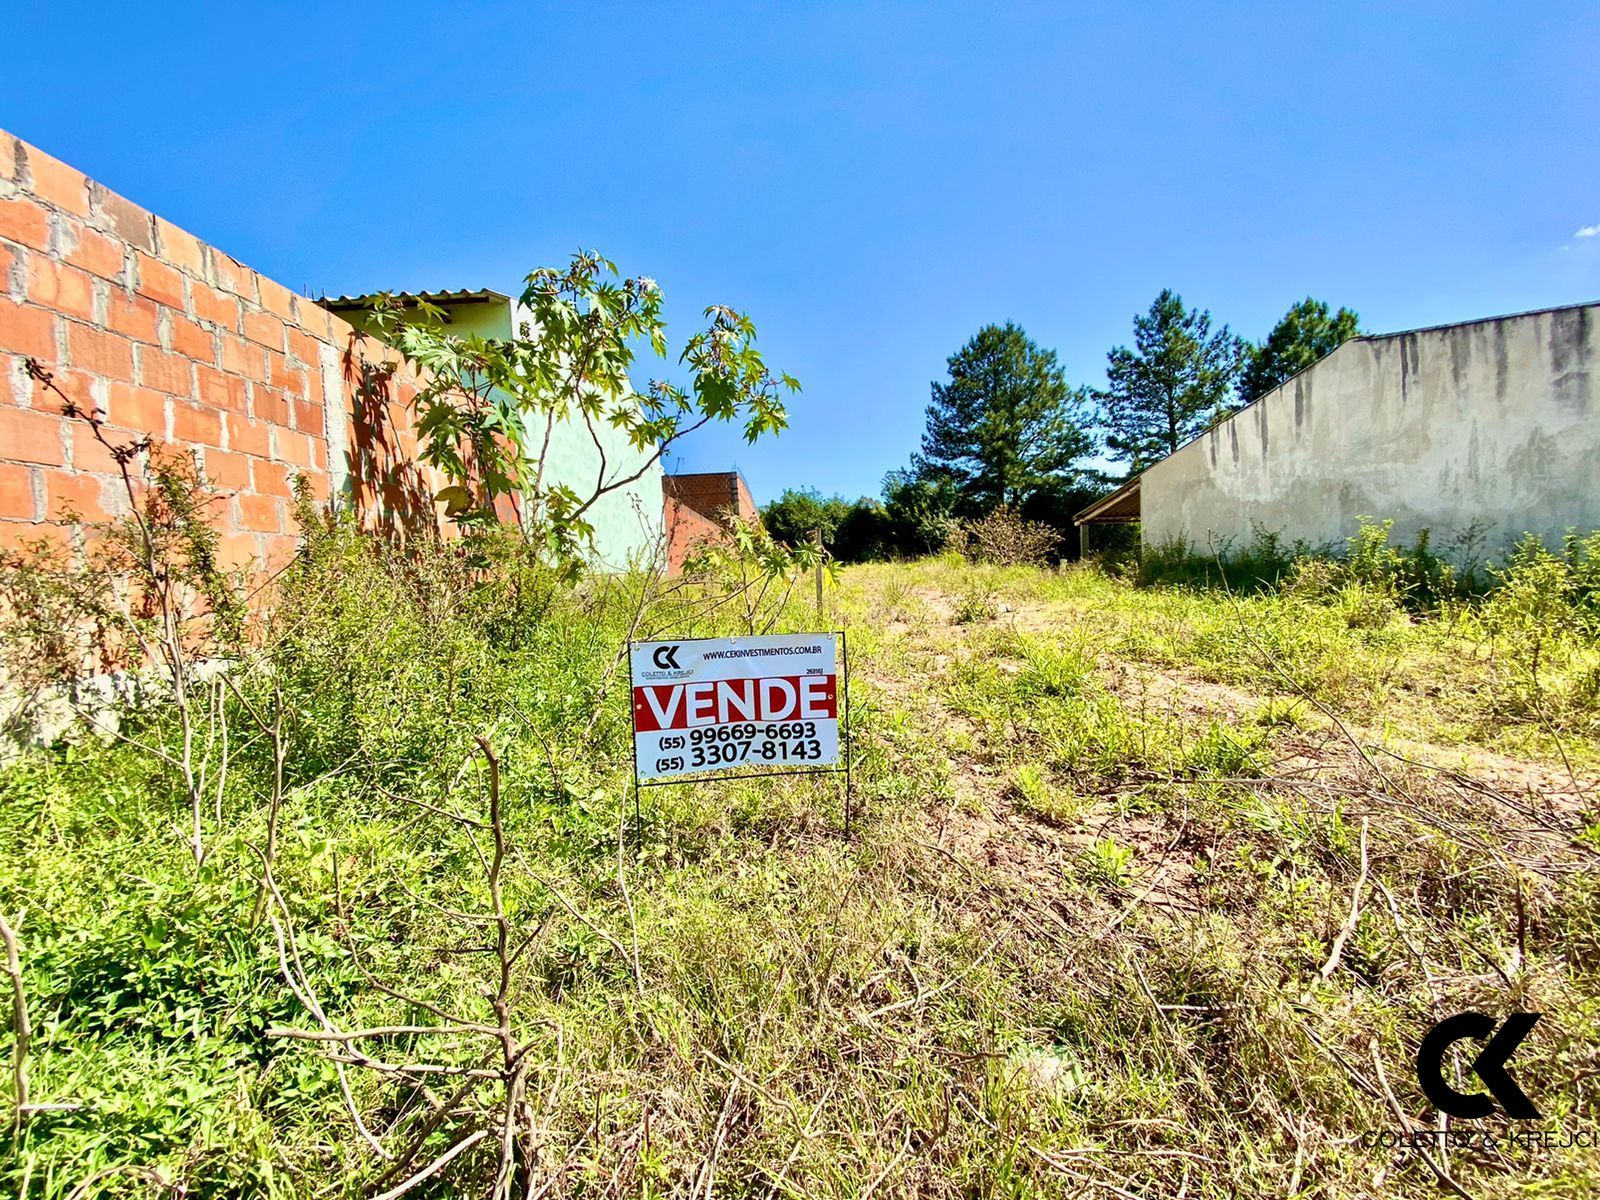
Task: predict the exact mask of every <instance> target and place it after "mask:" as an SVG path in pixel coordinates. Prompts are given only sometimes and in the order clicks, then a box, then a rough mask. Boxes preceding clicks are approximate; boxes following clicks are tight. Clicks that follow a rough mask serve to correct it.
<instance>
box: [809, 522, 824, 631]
mask: <svg viewBox="0 0 1600 1200" xmlns="http://www.w3.org/2000/svg"><path fill="white" fill-rule="evenodd" d="M811 544H812V545H813V546H815V547H816V548H817V616H818V617H821V616H822V530H820V529H813V530H812V531H811Z"/></svg>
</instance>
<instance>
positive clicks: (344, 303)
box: [317, 288, 511, 312]
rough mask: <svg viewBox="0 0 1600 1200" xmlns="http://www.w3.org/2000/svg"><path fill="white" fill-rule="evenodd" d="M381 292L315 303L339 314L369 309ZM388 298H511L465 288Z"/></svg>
mask: <svg viewBox="0 0 1600 1200" xmlns="http://www.w3.org/2000/svg"><path fill="white" fill-rule="evenodd" d="M382 294H383V293H381V292H369V293H368V294H367V295H364V296H324V297H323V298H322V299H320V300H318V301H317V303H318V304H320V305H321V306H322V307H323V308H325V309H327V310H328V311H329V312H339V311H340V310H341V309H343V310H349V309H355V308H371V307H372V302H373V301H374V300H376V299H377V298H378V297H379V296H380V295H382ZM389 295H390V296H392V297H394V299H396V300H399V301H400V302H401V303H402V304H405V303H412V304H414V303H416V302H417V301H418V300H425V301H427V303H429V304H438V305H445V304H495V303H510V301H511V297H510V296H508V295H506V294H505V293H504V292H497V291H495V290H494V289H493V288H466V289H462V290H460V291H453V292H390V293H389Z"/></svg>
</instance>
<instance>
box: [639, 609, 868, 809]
mask: <svg viewBox="0 0 1600 1200" xmlns="http://www.w3.org/2000/svg"><path fill="white" fill-rule="evenodd" d="M837 643H838V637H837V635H835V634H831V633H786V634H774V635H772V636H768V637H739V638H698V639H690V640H686V641H669V642H634V643H633V644H632V646H631V647H630V654H629V661H630V666H631V669H632V670H631V673H632V679H633V748H634V770H635V773H636V776H637V778H638V779H639V780H641V781H643V780H649V779H663V778H667V777H670V776H673V775H688V774H694V773H698V772H703V771H725V770H729V769H741V768H742V769H746V770H767V769H774V768H778V767H825V766H829V765H831V764H833V763H836V762H838V761H839V672H838V645H837Z"/></svg>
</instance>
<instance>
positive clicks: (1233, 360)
mask: <svg viewBox="0 0 1600 1200" xmlns="http://www.w3.org/2000/svg"><path fill="white" fill-rule="evenodd" d="M1243 346H1244V343H1243V342H1241V341H1240V339H1238V338H1236V337H1235V336H1234V335H1233V334H1232V333H1230V332H1228V327H1227V326H1226V325H1224V326H1222V327H1221V328H1220V329H1215V330H1213V329H1212V327H1211V314H1210V313H1209V312H1206V311H1205V310H1204V309H1198V308H1195V309H1190V308H1185V307H1184V303H1183V297H1182V296H1180V295H1178V294H1177V293H1176V292H1174V291H1173V290H1172V289H1171V288H1167V289H1165V290H1164V291H1162V293H1161V294H1160V295H1159V296H1157V297H1156V299H1155V303H1153V304H1152V305H1150V311H1149V312H1147V313H1145V314H1144V315H1143V316H1138V317H1135V318H1134V319H1133V349H1131V350H1130V349H1128V347H1126V346H1118V347H1117V348H1116V349H1115V350H1113V351H1111V353H1110V354H1109V355H1107V358H1108V359H1109V363H1108V365H1107V367H1106V378H1107V380H1108V386H1107V387H1106V390H1105V391H1103V392H1100V393H1098V394H1097V398H1098V399H1099V401H1100V407H1101V412H1102V419H1103V421H1104V424H1105V427H1106V430H1107V435H1106V446H1107V448H1108V449H1109V450H1110V451H1111V452H1112V453H1113V454H1114V455H1116V456H1118V457H1119V458H1121V459H1123V460H1124V461H1126V462H1127V464H1128V473H1129V474H1130V475H1131V474H1133V473H1134V472H1136V471H1142V470H1143V469H1144V468H1145V467H1147V466H1149V465H1150V464H1151V463H1153V462H1155V461H1156V460H1157V459H1159V458H1163V457H1165V456H1166V455H1168V454H1171V453H1172V452H1173V451H1174V450H1176V449H1177V448H1178V447H1179V446H1181V445H1183V443H1184V442H1186V441H1188V440H1189V439H1190V438H1192V437H1194V436H1195V435H1196V434H1198V433H1200V432H1202V431H1203V430H1204V429H1205V428H1206V427H1207V426H1208V425H1210V424H1211V423H1212V422H1213V421H1215V420H1216V419H1217V418H1219V417H1221V416H1222V415H1223V414H1225V413H1226V412H1227V411H1228V397H1229V393H1230V392H1231V391H1232V390H1233V384H1234V380H1235V379H1236V378H1237V377H1238V374H1239V363H1240V357H1241V354H1242V352H1243Z"/></svg>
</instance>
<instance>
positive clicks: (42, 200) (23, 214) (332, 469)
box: [0, 131, 440, 570]
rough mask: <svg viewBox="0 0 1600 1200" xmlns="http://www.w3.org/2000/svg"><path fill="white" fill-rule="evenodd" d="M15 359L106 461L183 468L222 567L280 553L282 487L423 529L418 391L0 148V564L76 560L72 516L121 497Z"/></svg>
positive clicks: (117, 504) (222, 259) (70, 174)
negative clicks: (119, 457)
mask: <svg viewBox="0 0 1600 1200" xmlns="http://www.w3.org/2000/svg"><path fill="white" fill-rule="evenodd" d="M30 359H31V360H34V361H35V362H36V363H38V364H39V365H40V366H41V367H42V368H43V369H44V370H46V371H48V372H50V374H51V375H52V377H53V382H54V384H55V386H56V387H58V388H59V389H60V390H61V391H62V392H64V393H65V394H66V396H67V397H68V398H69V399H70V400H71V402H72V403H73V404H75V405H76V406H77V407H79V408H80V409H82V410H84V411H94V412H97V413H99V414H100V416H101V418H102V419H103V421H104V422H105V426H106V428H105V433H106V436H107V438H108V439H109V440H110V441H112V442H113V443H114V444H125V443H128V442H132V441H135V440H137V439H138V438H140V437H141V436H144V435H149V436H151V437H152V438H153V439H154V440H155V441H156V442H158V443H160V444H161V445H162V446H164V447H166V448H168V449H178V450H183V451H193V452H194V453H195V454H196V456H197V457H198V459H199V461H200V464H201V467H202V469H203V471H204V474H205V477H206V478H207V480H208V481H209V483H210V484H211V485H212V486H213V487H214V488H215V489H216V492H217V496H216V503H215V504H214V505H213V511H214V512H215V513H216V521H217V523H218V525H219V528H220V532H221V534H222V553H223V555H224V557H225V559H226V561H227V562H228V564H229V565H230V566H239V567H244V568H249V569H254V570H273V569H276V568H277V567H279V566H281V565H282V564H283V562H285V561H286V560H287V558H288V557H289V556H290V555H292V554H293V552H294V549H295V546H296V537H295V527H294V522H293V518H292V512H291V497H292V480H293V478H294V476H296V475H302V476H304V477H305V478H306V479H307V481H308V482H309V484H310V486H311V489H312V491H313V493H314V494H315V495H316V496H317V497H318V498H319V499H322V500H326V499H328V498H329V496H330V495H334V496H337V497H338V498H339V500H340V502H341V503H343V504H346V505H349V506H351V507H353V508H354V509H355V511H356V512H357V513H358V514H359V515H360V517H361V519H362V521H363V522H364V523H365V524H366V525H368V526H369V527H373V528H381V529H384V530H385V531H387V532H390V533H393V534H397V535H406V534H410V533H415V532H416V531H417V530H419V529H422V528H428V529H437V527H438V521H439V517H438V514H437V509H436V506H435V505H434V503H433V501H432V498H431V497H432V495H433V493H434V492H435V491H436V490H437V488H438V486H439V483H440V481H439V480H438V479H437V477H435V476H434V475H433V474H432V473H431V472H430V471H428V470H425V469H423V468H421V467H419V466H418V464H417V461H416V439H415V436H414V434H413V432H412V424H411V412H410V400H411V398H412V397H413V396H414V394H415V389H416V381H415V380H414V379H412V378H410V377H409V376H408V375H407V374H406V373H405V372H404V371H402V370H399V369H397V367H396V364H395V363H394V362H393V360H392V356H390V355H389V354H388V353H387V352H386V351H385V350H384V349H383V348H382V347H381V346H377V345H376V344H375V343H373V342H372V341H370V340H362V339H358V338H357V337H356V335H355V334H354V331H353V330H352V329H351V328H350V326H349V325H347V324H346V323H345V322H343V321H341V320H339V319H338V318H337V317H334V316H332V315H331V314H329V313H327V312H326V311H324V310H323V309H321V308H320V307H318V306H317V305H316V304H315V303H314V302H313V301H311V300H310V299H308V298H307V297H305V296H299V295H296V294H295V293H294V292H292V291H290V290H289V289H288V288H286V287H284V286H283V285H281V284H279V283H276V282H274V281H273V280H271V279H268V278H266V277H265V276H263V275H260V274H258V273H257V272H255V271H252V270H251V269H250V268H249V267H246V266H244V265H243V264H241V263H240V262H238V261H237V260H236V259H234V258H232V257H230V256H229V255H227V254H225V253H223V252H222V251H220V250H218V249H216V248H214V247H211V246H208V245H206V244H204V243H202V242H201V241H199V240H198V239H197V238H195V237H194V236H192V235H191V234H189V233H186V232H185V231H184V230H182V229H179V228H178V227H177V226H175V225H173V224H171V223H170V222H168V221H166V220H163V219H162V218H161V217H158V216H155V215H153V214H152V213H149V212H147V211H145V210H144V209H142V208H140V207H138V206H137V205H135V204H133V203H131V202H130V201H128V200H125V199H124V198H123V197H121V196H119V195H117V194H116V193H114V192H111V191H108V190H107V189H106V188H104V187H102V186H100V185H99V184H98V183H96V182H94V181H93V180H91V179H89V178H87V177H85V176H84V175H83V174H81V173H80V172H78V171H76V170H74V169H73V168H72V167H69V166H67V165H66V164H64V163H62V162H60V161H58V160H57V159H54V158H51V157H50V156H49V155H47V154H45V153H43V152H42V151H40V150H38V149H36V148H34V147H33V146H30V145H28V144H26V143H24V142H22V141H21V140H20V139H18V138H15V137H13V136H12V135H10V134H7V133H5V132H4V131H0V548H7V549H9V548H14V547H16V546H17V545H19V544H21V543H25V542H29V541H33V540H37V539H45V540H51V541H57V542H62V543H67V544H70V545H81V543H82V540H83V538H84V536H85V533H84V530H83V528H82V527H81V525H79V524H77V523H75V522H74V520H73V518H74V517H78V518H81V519H82V521H83V522H88V523H92V522H96V521H103V520H106V519H109V518H113V517H116V516H118V515H121V514H122V513H124V512H126V510H127V507H128V498H127V494H126V490H125V488H124V486H123V484H122V481H121V477H120V475H119V474H118V471H117V466H116V464H115V462H113V461H112V459H111V457H110V455H109V454H108V453H107V452H106V450H105V448H104V447H103V446H101V445H100V444H99V443H97V442H96V440H95V438H94V436H93V432H92V431H91V429H90V427H89V425H88V423H87V422H86V421H84V420H82V419H77V418H73V417H69V416H66V415H64V414H63V412H62V409H63V407H64V404H63V402H62V400H61V398H60V397H59V396H57V395H56V394H55V393H54V392H52V391H51V390H49V389H48V388H46V387H44V386H43V385H42V384H41V383H40V382H39V381H38V380H36V379H34V378H31V377H30V375H29V372H28V369H27V363H28V361H29V360H30Z"/></svg>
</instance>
